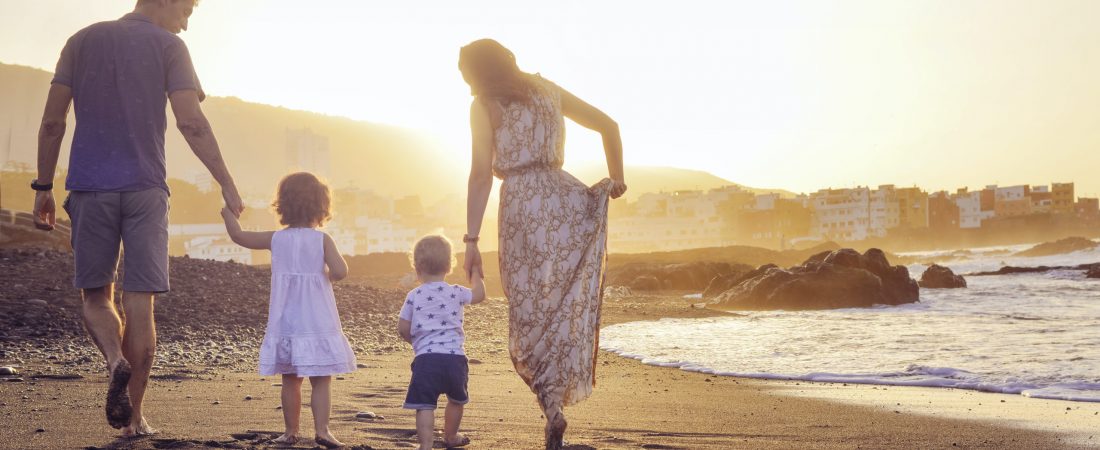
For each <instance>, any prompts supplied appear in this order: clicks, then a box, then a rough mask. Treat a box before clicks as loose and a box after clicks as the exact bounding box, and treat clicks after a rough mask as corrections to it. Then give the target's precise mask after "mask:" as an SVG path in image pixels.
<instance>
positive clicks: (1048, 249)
mask: <svg viewBox="0 0 1100 450" xmlns="http://www.w3.org/2000/svg"><path fill="white" fill-rule="evenodd" d="M1097 246H1100V244H1098V243H1096V242H1093V241H1092V240H1091V239H1086V238H1083V237H1068V238H1065V239H1060V240H1057V241H1054V242H1044V243H1042V244H1039V245H1036V246H1034V247H1031V248H1029V249H1027V250H1024V251H1021V252H1017V253H1016V255H1015V256H1049V255H1061V254H1063V253H1072V252H1076V251H1080V250H1091V249H1094V248H1096V247H1097Z"/></svg>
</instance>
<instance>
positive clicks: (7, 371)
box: [0, 367, 19, 375]
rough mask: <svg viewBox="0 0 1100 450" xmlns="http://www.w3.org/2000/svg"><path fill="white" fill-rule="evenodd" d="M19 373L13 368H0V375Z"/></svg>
mask: <svg viewBox="0 0 1100 450" xmlns="http://www.w3.org/2000/svg"><path fill="white" fill-rule="evenodd" d="M18 373H19V371H18V370H15V368H14V367H0V375H16V374H18Z"/></svg>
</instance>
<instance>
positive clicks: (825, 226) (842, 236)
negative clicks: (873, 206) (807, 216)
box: [810, 187, 871, 241]
mask: <svg viewBox="0 0 1100 450" xmlns="http://www.w3.org/2000/svg"><path fill="white" fill-rule="evenodd" d="M870 197H871V190H870V189H869V188H866V187H857V188H853V189H822V190H819V191H817V192H815V193H813V194H810V209H811V210H812V214H813V216H812V219H811V221H810V232H811V233H812V234H813V235H814V236H817V237H821V238H824V239H829V240H838V241H860V240H863V239H867V237H868V235H869V234H870V225H871V214H870Z"/></svg>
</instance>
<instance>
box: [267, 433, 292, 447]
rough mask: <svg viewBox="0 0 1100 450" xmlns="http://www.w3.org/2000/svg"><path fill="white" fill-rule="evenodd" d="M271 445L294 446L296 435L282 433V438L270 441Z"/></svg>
mask: <svg viewBox="0 0 1100 450" xmlns="http://www.w3.org/2000/svg"><path fill="white" fill-rule="evenodd" d="M271 443H272V444H279V445H294V444H297V443H298V435H296V434H294V433H283V435H282V436H279V437H277V438H275V439H272V440H271Z"/></svg>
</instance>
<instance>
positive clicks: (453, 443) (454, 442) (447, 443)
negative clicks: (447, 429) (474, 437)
mask: <svg viewBox="0 0 1100 450" xmlns="http://www.w3.org/2000/svg"><path fill="white" fill-rule="evenodd" d="M467 445H470V438H468V437H466V436H464V435H462V434H456V435H455V438H454V439H447V438H443V447H445V448H459V447H465V446H467Z"/></svg>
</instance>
